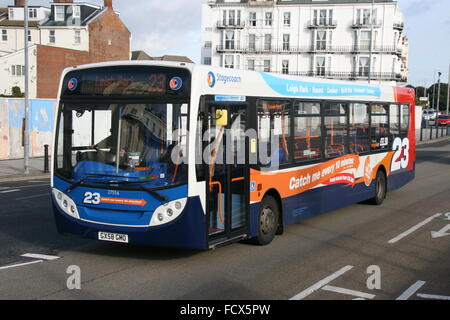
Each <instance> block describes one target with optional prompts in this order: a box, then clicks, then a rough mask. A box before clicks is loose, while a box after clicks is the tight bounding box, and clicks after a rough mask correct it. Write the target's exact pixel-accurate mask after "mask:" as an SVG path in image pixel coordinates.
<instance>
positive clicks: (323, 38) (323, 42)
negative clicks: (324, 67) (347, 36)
mask: <svg viewBox="0 0 450 320" xmlns="http://www.w3.org/2000/svg"><path fill="white" fill-rule="evenodd" d="M316 49H317V50H326V49H327V32H326V31H318V32H317V39H316Z"/></svg>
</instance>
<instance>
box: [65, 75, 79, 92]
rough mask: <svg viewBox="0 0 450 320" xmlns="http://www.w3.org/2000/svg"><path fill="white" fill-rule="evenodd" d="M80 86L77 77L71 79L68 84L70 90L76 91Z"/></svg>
mask: <svg viewBox="0 0 450 320" xmlns="http://www.w3.org/2000/svg"><path fill="white" fill-rule="evenodd" d="M77 87H78V80H77V79H76V78H72V79H70V80H69V83H68V84H67V88H68V89H69V90H70V91H75V90H76V89H77Z"/></svg>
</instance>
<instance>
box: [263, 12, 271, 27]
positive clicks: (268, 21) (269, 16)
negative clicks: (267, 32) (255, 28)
mask: <svg viewBox="0 0 450 320" xmlns="http://www.w3.org/2000/svg"><path fill="white" fill-rule="evenodd" d="M272 18H273V15H272V12H266V19H265V20H264V24H265V25H266V27H271V26H272Z"/></svg>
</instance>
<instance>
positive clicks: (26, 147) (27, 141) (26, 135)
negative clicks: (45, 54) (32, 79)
mask: <svg viewBox="0 0 450 320" xmlns="http://www.w3.org/2000/svg"><path fill="white" fill-rule="evenodd" d="M24 18H25V21H24V25H25V28H24V39H25V40H24V54H25V120H24V124H23V126H24V128H23V135H24V137H23V141H24V143H23V144H24V148H23V152H24V172H25V174H29V173H30V169H29V166H30V158H29V156H30V133H29V126H28V122H29V111H30V110H29V96H28V83H29V79H28V78H29V73H28V67H29V61H28V0H25V1H24Z"/></svg>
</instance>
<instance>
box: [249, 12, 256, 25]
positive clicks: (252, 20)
mask: <svg viewBox="0 0 450 320" xmlns="http://www.w3.org/2000/svg"><path fill="white" fill-rule="evenodd" d="M248 25H249V26H250V27H256V12H250V13H249V17H248Z"/></svg>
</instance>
